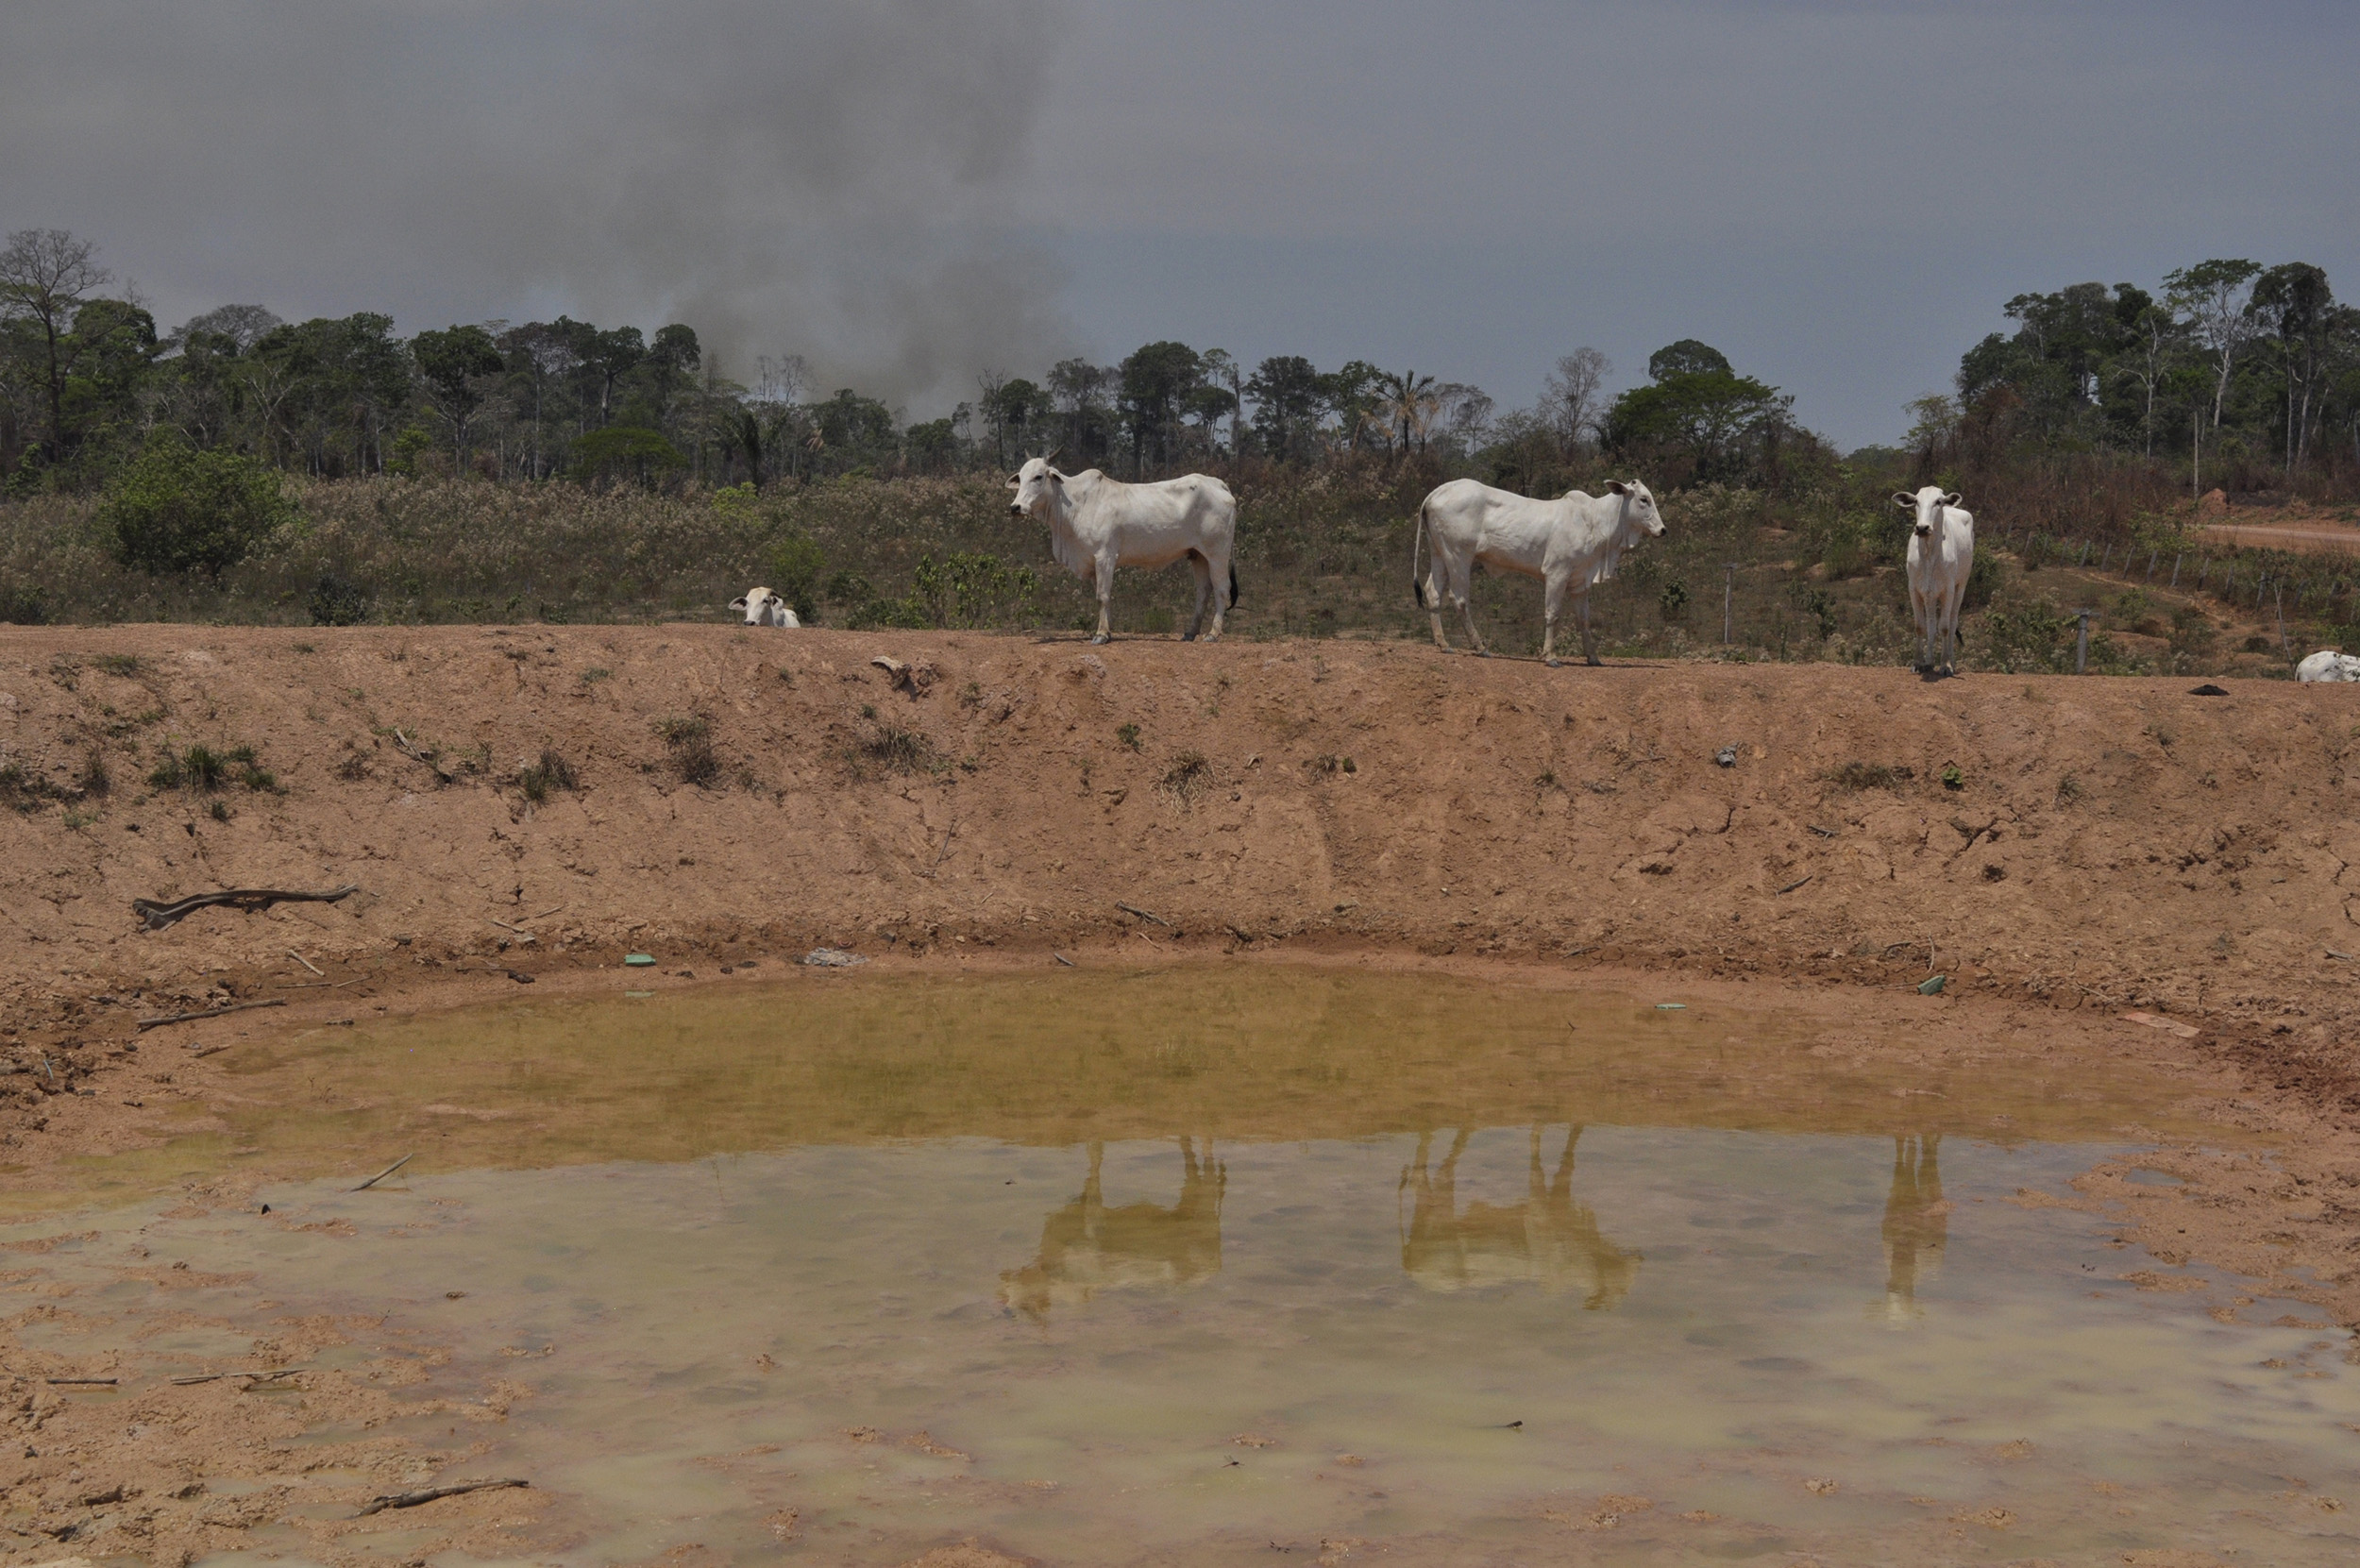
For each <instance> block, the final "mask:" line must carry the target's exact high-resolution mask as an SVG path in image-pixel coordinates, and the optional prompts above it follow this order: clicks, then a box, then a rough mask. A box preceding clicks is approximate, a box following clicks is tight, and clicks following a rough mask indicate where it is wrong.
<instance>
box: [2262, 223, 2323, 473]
mask: <svg viewBox="0 0 2360 1568" xmlns="http://www.w3.org/2000/svg"><path fill="white" fill-rule="evenodd" d="M2253 310H2254V312H2255V313H2256V314H2257V315H2259V316H2260V317H2261V318H2262V319H2263V320H2264V321H2265V322H2267V324H2268V325H2269V328H2270V329H2271V331H2272V332H2273V334H2274V336H2275V343H2274V346H2275V347H2276V349H2277V352H2278V362H2279V368H2280V371H2281V373H2282V375H2283V377H2284V383H2285V406H2286V472H2288V473H2289V474H2291V473H2293V472H2294V471H2295V467H2296V465H2297V464H2300V463H2301V461H2302V455H2303V453H2304V451H2305V450H2306V449H2307V448H2308V447H2309V446H2310V444H2311V416H2312V413H2313V406H2314V404H2316V403H2317V402H2318V391H2319V386H2318V381H2319V372H2320V369H2321V367H2322V365H2323V363H2324V360H2325V351H2326V346H2327V345H2326V336H2327V327H2328V324H2329V323H2330V321H2332V320H2333V319H2334V311H2335V292H2334V291H2333V290H2331V289H2330V288H2329V287H2328V286H2327V274H2326V273H2324V272H2321V271H2320V270H2319V269H2318V268H2317V267H2315V266H2313V265H2311V264H2310V263H2309V262H2307V261H2288V262H2286V263H2285V264H2284V265H2283V266H2275V267H2272V268H2270V269H2269V271H2267V272H2266V273H2264V274H2262V276H2261V277H2260V278H2256V279H2255V280H2254V284H2253Z"/></svg>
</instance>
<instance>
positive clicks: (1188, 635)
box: [1180, 632, 1196, 643]
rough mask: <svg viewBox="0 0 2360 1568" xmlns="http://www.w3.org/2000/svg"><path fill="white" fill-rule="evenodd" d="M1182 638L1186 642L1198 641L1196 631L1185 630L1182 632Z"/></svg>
mask: <svg viewBox="0 0 2360 1568" xmlns="http://www.w3.org/2000/svg"><path fill="white" fill-rule="evenodd" d="M1180 640H1181V641H1182V642H1184V643H1192V642H1194V641H1196V633H1195V632H1181V633H1180Z"/></svg>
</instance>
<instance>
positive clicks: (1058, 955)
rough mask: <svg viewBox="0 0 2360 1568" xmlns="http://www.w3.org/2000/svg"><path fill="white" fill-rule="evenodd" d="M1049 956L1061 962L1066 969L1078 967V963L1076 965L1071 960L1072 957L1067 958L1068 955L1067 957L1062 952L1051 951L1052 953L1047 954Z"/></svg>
mask: <svg viewBox="0 0 2360 1568" xmlns="http://www.w3.org/2000/svg"><path fill="white" fill-rule="evenodd" d="M1049 956H1050V957H1052V958H1054V959H1055V960H1056V961H1057V962H1058V963H1060V964H1063V965H1064V966H1065V967H1066V968H1067V969H1075V968H1078V967H1079V966H1078V965H1076V964H1075V963H1074V962H1073V960H1072V959H1070V958H1068V957H1067V956H1066V955H1065V954H1064V953H1056V952H1052V953H1050V954H1049Z"/></svg>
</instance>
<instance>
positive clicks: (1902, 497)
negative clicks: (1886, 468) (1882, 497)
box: [1893, 490, 1917, 507]
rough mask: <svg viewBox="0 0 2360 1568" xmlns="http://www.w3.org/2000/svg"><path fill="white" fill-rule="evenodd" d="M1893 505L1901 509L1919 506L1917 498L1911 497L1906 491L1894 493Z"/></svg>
mask: <svg viewBox="0 0 2360 1568" xmlns="http://www.w3.org/2000/svg"><path fill="white" fill-rule="evenodd" d="M1893 504H1894V505H1896V506H1901V507H1914V506H1916V505H1917V497H1915V496H1913V495H1911V494H1910V493H1909V492H1908V491H1906V490H1896V491H1895V492H1894V493H1893Z"/></svg>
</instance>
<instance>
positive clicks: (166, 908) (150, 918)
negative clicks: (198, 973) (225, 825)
mask: <svg viewBox="0 0 2360 1568" xmlns="http://www.w3.org/2000/svg"><path fill="white" fill-rule="evenodd" d="M360 890H361V885H360V884H359V883H357V882H348V883H346V884H345V885H343V886H342V887H331V888H329V890H328V891H327V892H325V893H303V892H295V891H292V890H290V889H287V888H283V887H225V888H223V889H222V890H221V891H219V892H217V893H196V894H193V895H191V896H190V897H188V898H185V899H178V900H176V901H174V902H170V903H164V902H160V901H158V900H155V899H133V900H132V901H131V913H132V914H134V915H137V916H138V917H139V918H140V919H143V920H145V921H146V922H147V929H148V930H150V931H161V930H163V928H164V927H166V926H168V925H171V924H172V923H173V922H174V921H176V920H178V919H183V918H185V917H187V916H190V915H194V914H195V913H196V912H197V911H198V910H200V909H202V908H204V907H205V906H206V905H207V904H209V903H226V904H230V905H233V906H235V907H237V908H239V909H243V910H244V911H245V912H246V913H248V914H253V913H255V912H257V911H260V910H263V909H267V908H269V907H270V906H271V905H272V904H274V903H334V902H336V901H337V900H339V899H348V898H350V897H352V895H353V894H355V893H358V892H359V891H360Z"/></svg>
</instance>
